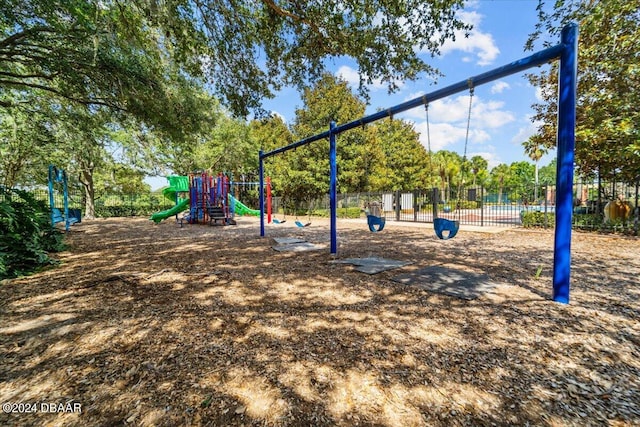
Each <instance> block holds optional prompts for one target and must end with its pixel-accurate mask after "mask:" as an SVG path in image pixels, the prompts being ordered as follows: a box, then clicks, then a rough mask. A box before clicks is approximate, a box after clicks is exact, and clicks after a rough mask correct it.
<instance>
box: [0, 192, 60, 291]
mask: <svg viewBox="0 0 640 427" xmlns="http://www.w3.org/2000/svg"><path fill="white" fill-rule="evenodd" d="M62 240H63V239H62V235H61V234H60V233H59V232H58V231H56V230H53V229H51V223H50V216H49V210H48V208H47V205H46V204H45V203H44V202H42V201H39V200H36V199H35V198H34V197H33V196H32V195H31V194H29V193H27V192H25V191H22V190H9V189H6V188H4V187H2V188H0V279H5V278H8V277H17V276H20V275H24V274H27V273H29V272H32V271H34V270H35V269H37V268H39V267H42V266H45V265H50V264H55V262H56V261H54V260H53V259H51V258H50V257H49V255H48V253H49V252H57V251H60V250H62V249H64V246H63V242H62Z"/></svg>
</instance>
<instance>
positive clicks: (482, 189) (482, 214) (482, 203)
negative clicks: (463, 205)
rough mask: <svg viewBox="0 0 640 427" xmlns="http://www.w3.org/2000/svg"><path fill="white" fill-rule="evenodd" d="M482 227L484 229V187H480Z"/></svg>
mask: <svg viewBox="0 0 640 427" xmlns="http://www.w3.org/2000/svg"><path fill="white" fill-rule="evenodd" d="M480 227H484V187H482V186H481V187H480Z"/></svg>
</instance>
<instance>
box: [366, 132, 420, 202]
mask: <svg viewBox="0 0 640 427" xmlns="http://www.w3.org/2000/svg"><path fill="white" fill-rule="evenodd" d="M373 129H375V131H376V132H377V134H378V135H379V138H380V139H381V140H382V141H383V142H382V150H383V155H384V158H383V159H382V160H383V166H384V168H383V169H380V171H381V173H383V174H384V175H383V177H384V179H383V178H382V177H381V179H380V181H381V182H384V183H385V185H384V187H381V188H379V190H383V189H384V190H394V191H397V190H402V191H410V190H414V189H416V188H426V187H427V186H428V184H429V174H430V169H429V156H428V153H427V150H425V148H424V146H423V145H422V144H420V139H419V135H418V133H417V132H416V131H415V129H414V127H413V124H412V123H409V122H406V121H404V120H384V121H380V122H378V123H376V125H375V127H374V128H373Z"/></svg>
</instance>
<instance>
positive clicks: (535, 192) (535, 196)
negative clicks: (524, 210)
mask: <svg viewBox="0 0 640 427" xmlns="http://www.w3.org/2000/svg"><path fill="white" fill-rule="evenodd" d="M533 192H534V194H533V200H534V203H537V202H538V160H536V185H535V187H534V190H533Z"/></svg>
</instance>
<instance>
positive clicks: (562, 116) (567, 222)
mask: <svg viewBox="0 0 640 427" xmlns="http://www.w3.org/2000/svg"><path fill="white" fill-rule="evenodd" d="M577 58H578V26H577V24H569V25H567V26H565V27H564V28H563V30H562V36H561V40H560V44H558V45H555V46H552V47H549V48H547V49H544V50H541V51H539V52H536V53H534V54H532V55H530V56H527V57H525V58H522V59H519V60H517V61H513V62H511V63H509V64H507V65H504V66H502V67H498V68H495V69H493V70H491V71H487V72H485V73H482V74H478V75H476V76H473V77H470V78H467V79H464V80H462V81H460V82H458V83H454V84H452V85H450V86H446V87H444V88H442V89H438V90H435V91H433V92H431V93H428V94H426V95H424V96H420V97H417V98H414V99H412V100H409V101H406V102H403V103H401V104H398V105H395V106H393V107H390V108H387V109H382V110H380V111H378V112H377V113H374V114H371V115H368V116H365V117H362V118H360V119H357V120H354V121H352V122H349V123H345V124H343V125H339V126H336V124H335V123H331V124H330V127H329V130H328V131H325V132H322V133H319V134H317V135H314V136H311V137H308V138H305V139H302V140H300V141H297V142H294V143H292V144H289V145H286V146H283V147H280V148H277V149H275V150H272V151H269V152H266V153H263V152H262V151H260V154H259V160H260V192H261V194H263V193H264V176H263V174H264V171H263V160H264V159H266V158H269V157H272V156H275V155H278V154H281V153H284V152H286V151H289V150H293V149H295V148H298V147H301V146H303V145H307V144H310V143H312V142H315V141H318V140H321V139H325V138H329V143H330V150H329V163H330V170H329V177H330V184H329V186H330V194H329V196H330V198H331V212H330V216H331V253H332V254H337V232H336V220H337V210H336V206H337V203H336V202H337V195H336V193H335V192H336V181H337V180H336V173H337V172H336V171H337V165H336V160H335V146H336V141H335V137H336V136H337V135H338V134H340V133H342V132H346V131H348V130H350V129H353V128H356V127H361V126H364V125H366V124H369V123H372V122H375V121H377V120H380V119H383V118H386V117H393V116H394V115H396V114H398V113H402V112H404V111H407V110H410V109H412V108H415V107H418V106H422V105H425V104H427V103H429V102H433V101H435V100H438V99H442V98H446V97H448V96H451V95H454V94H456V93H459V92H464V91H467V90H469V87H477V86H480V85H483V84H486V83H489V82H492V81H494V80H498V79H501V78H502V77H506V76H509V75H511V74H515V73H519V72H521V71H524V70H527V69H529V68H533V67H537V66H539V65H544V64H546V63H547V62H549V61H552V60H556V59H560V76H559V89H558V90H559V94H560V96H559V100H558V143H557V145H558V167H557V172H558V191H557V193H556V194H557V195H556V197H557V200H556V232H555V233H556V234H555V246H554V266H553V268H554V269H553V299H554V301H557V302H561V303H568V302H569V278H570V273H571V215H572V210H573V203H572V183H573V167H574V164H573V160H574V158H573V157H574V156H573V153H574V146H575V122H576V113H575V108H576V89H577V80H578V75H577V63H578V62H577V61H578V60H577ZM260 212H261V215H262V216H264V203H263V202H262V198H261V203H260ZM264 232H265V230H264V220H263V219H261V221H260V235H261V236H264Z"/></svg>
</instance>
